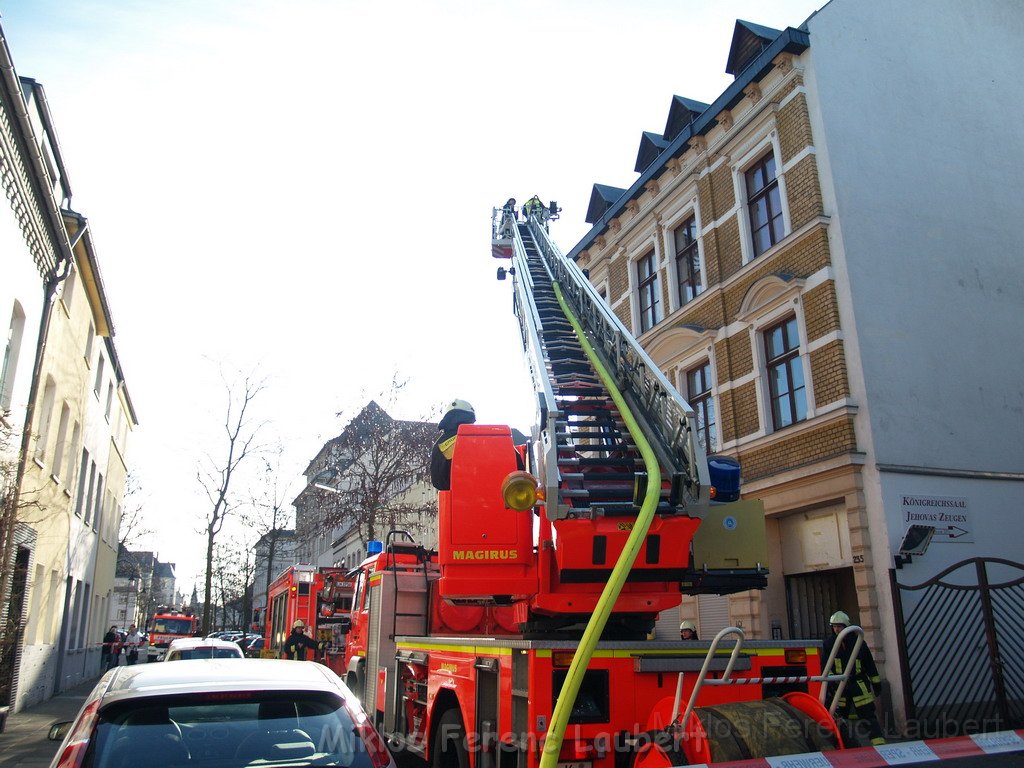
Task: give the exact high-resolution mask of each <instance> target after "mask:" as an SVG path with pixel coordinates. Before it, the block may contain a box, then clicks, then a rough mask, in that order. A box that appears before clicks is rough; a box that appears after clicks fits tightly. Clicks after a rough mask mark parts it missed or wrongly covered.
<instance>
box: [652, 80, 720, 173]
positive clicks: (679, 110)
mask: <svg viewBox="0 0 1024 768" xmlns="http://www.w3.org/2000/svg"><path fill="white" fill-rule="evenodd" d="M707 108H708V105H707V104H705V103H704V102H703V101H695V100H693V99H687V98H686V97H685V96H673V97H672V104H671V105H670V106H669V108H668V121H667V122H666V123H665V133H664V134H662V135H663V136H664V138H665V140H666V141H672V140H673V139H675V137H676V136H678V135H679V134H680V133H682V132H683V129H684V128H686V126H688V125H689V124H690V123H692V122H693V121H694V120H696V119H697V117H698V116H699V115H700V113H701V112H703V111H704V110H705V109H707ZM641 172H642V171H641Z"/></svg>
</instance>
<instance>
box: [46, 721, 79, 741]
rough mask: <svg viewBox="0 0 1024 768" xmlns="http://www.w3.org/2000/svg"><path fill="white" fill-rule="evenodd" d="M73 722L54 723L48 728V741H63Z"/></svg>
mask: <svg viewBox="0 0 1024 768" xmlns="http://www.w3.org/2000/svg"><path fill="white" fill-rule="evenodd" d="M72 722H73V721H71V720H68V721H66V722H63V723H54V724H53V725H51V726H50V732H49V733H47V734H46V738H47V740H48V741H64V737H65V736H67V735H68V731H70V730H71V723H72Z"/></svg>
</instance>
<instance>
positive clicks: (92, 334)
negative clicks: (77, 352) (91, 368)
mask: <svg viewBox="0 0 1024 768" xmlns="http://www.w3.org/2000/svg"><path fill="white" fill-rule="evenodd" d="M95 340H96V331H95V330H93V327H92V323H89V330H88V331H87V332H86V334H85V364H86V365H92V344H93V342H94V341H95Z"/></svg>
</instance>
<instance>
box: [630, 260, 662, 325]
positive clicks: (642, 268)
mask: <svg viewBox="0 0 1024 768" xmlns="http://www.w3.org/2000/svg"><path fill="white" fill-rule="evenodd" d="M636 277H637V307H638V308H639V310H640V333H643V332H645V331H649V330H650V329H651V328H653V327H654V326H655V325H657V324H658V323H659V322H660V321H661V314H660V313H661V288H660V286H659V285H658V265H657V262H656V260H655V255H654V251H651V252H650V253H648V254H647V255H646V256H644V257H642V258H641V259H640V260H639V261H638V262H637V263H636Z"/></svg>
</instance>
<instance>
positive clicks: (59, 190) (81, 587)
mask: <svg viewBox="0 0 1024 768" xmlns="http://www.w3.org/2000/svg"><path fill="white" fill-rule="evenodd" d="M0 56H2V57H3V62H2V63H3V66H2V67H0V72H2V79H3V82H2V86H3V88H2V91H0V98H2V102H0V114H2V117H3V120H2V121H0V122H2V125H0V132H2V134H3V135H2V154H3V161H4V166H5V169H6V171H5V174H6V175H5V184H6V185H7V191H8V194H7V197H8V200H9V201H10V205H11V209H12V211H13V212H14V214H15V221H16V222H17V225H18V227H19V229H20V230H21V235H22V237H23V239H24V241H25V243H26V244H27V245H28V251H29V253H27V254H12V260H13V259H19V258H24V259H29V258H30V256H31V257H34V258H35V261H36V263H37V264H38V265H39V267H40V273H41V276H42V280H40V283H39V292H40V296H42V297H43V302H42V304H41V305H40V311H39V316H37V317H34V318H25V324H26V326H28V325H29V324H31V326H32V327H38V329H39V330H38V335H37V336H35V344H34V347H33V348H32V350H31V351H32V355H31V362H32V364H31V365H30V366H22V365H19V370H18V372H17V373H18V376H19V377H21V376H26V377H27V382H24V381H23V383H27V384H28V386H27V388H24V387H23V390H24V391H25V392H26V398H27V399H26V401H25V406H24V408H25V410H24V418H23V422H22V423H23V425H24V428H23V430H22V434H21V438H22V439H21V442H20V450H19V452H18V456H17V460H16V463H17V472H16V474H15V480H14V484H13V494H12V495H11V499H12V500H13V502H12V506H11V507H10V508H9V509H10V511H11V513H12V514H11V515H10V516H8V517H5V526H4V532H5V539H6V540H5V541H4V542H3V544H4V563H5V566H6V569H5V571H4V579H3V582H2V583H3V585H4V594H3V595H2V599H3V612H4V615H5V617H8V618H9V619H10V620H11V627H12V632H11V633H8V634H7V635H6V636H5V637H6V639H8V640H11V641H12V642H9V643H7V644H6V645H5V654H6V655H5V658H4V664H3V665H2V667H3V668H2V670H0V672H2V674H0V677H2V679H0V688H2V689H3V691H4V698H5V699H6V701H4V702H0V704H8V703H9V704H10V705H12V706H13V707H14V708H15V709H20V708H22V707H24V706H27V705H29V704H32V703H35V702H38V701H41V700H43V699H46V698H49V697H50V696H52V695H53V694H54V693H56V692H58V691H61V690H64V689H66V688H68V687H70V686H73V685H75V684H77V683H79V682H81V681H83V680H86V679H89V678H91V677H93V676H95V674H97V673H98V672H99V664H100V659H99V657H100V645H99V644H100V640H101V638H102V635H103V632H104V630H105V629H106V624H105V622H106V619H107V611H108V607H109V603H110V600H111V593H112V589H113V583H114V569H115V564H116V555H117V545H118V526H119V521H120V516H121V507H122V498H123V494H124V486H125V480H126V478H127V465H126V460H125V456H126V450H127V442H128V439H129V434H130V433H131V431H132V429H133V428H134V426H135V425H136V418H135V412H134V409H133V407H132V404H131V400H130V398H129V396H128V392H127V389H126V388H125V383H124V376H123V373H122V371H121V365H120V361H119V359H118V356H117V352H116V349H115V347H114V343H113V324H112V321H111V316H110V308H109V305H108V303H107V296H106V293H105V290H104V286H103V280H102V278H101V276H100V270H99V264H98V261H97V255H96V248H95V244H94V242H93V239H92V234H91V232H90V230H89V226H88V222H87V220H86V219H85V218H84V217H83V216H81V215H80V214H78V213H76V212H75V211H74V210H73V209H72V208H71V188H70V184H69V182H68V179H67V174H66V171H65V166H64V162H63V158H62V156H61V154H60V145H59V143H58V141H57V137H56V132H55V130H54V126H53V123H52V120H51V117H50V112H49V108H48V105H47V102H46V95H45V91H44V90H43V87H42V85H40V84H39V83H37V82H35V81H34V80H31V79H29V78H24V77H21V78H19V77H18V76H17V75H16V74H15V72H14V69H13V65H12V63H11V59H10V52H9V50H8V48H7V45H6V40H4V39H2V34H0ZM6 263H7V260H6V259H5V265H6ZM3 269H4V270H5V271H6V270H7V267H6V266H5V267H3ZM2 277H3V276H2V275H0V282H2V281H3V279H2ZM23 345H24V339H23V340H22V346H23ZM19 354H20V355H22V356H24V352H23V350H22V351H20V352H19Z"/></svg>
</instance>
